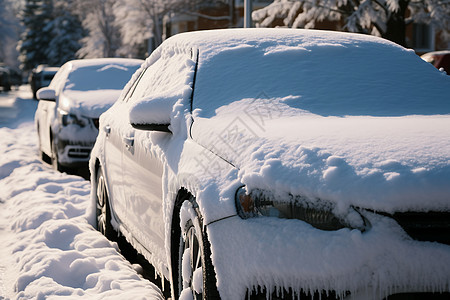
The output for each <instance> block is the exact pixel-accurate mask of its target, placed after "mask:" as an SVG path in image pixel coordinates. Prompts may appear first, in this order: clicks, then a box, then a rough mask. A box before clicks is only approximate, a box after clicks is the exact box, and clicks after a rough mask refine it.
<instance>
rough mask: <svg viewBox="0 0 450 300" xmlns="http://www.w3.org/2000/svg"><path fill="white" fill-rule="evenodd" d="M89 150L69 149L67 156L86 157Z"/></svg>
mask: <svg viewBox="0 0 450 300" xmlns="http://www.w3.org/2000/svg"><path fill="white" fill-rule="evenodd" d="M90 152H91V150H90V149H78V148H76V149H69V153H68V155H69V157H72V158H88V157H89V154H90Z"/></svg>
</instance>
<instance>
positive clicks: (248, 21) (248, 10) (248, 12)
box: [244, 0, 253, 28]
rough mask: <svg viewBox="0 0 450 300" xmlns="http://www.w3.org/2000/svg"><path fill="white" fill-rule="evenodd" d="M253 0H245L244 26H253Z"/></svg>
mask: <svg viewBox="0 0 450 300" xmlns="http://www.w3.org/2000/svg"><path fill="white" fill-rule="evenodd" d="M252 10H253V8H252V0H244V28H250V27H252Z"/></svg>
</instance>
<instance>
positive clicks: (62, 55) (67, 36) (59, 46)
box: [45, 0, 84, 66]
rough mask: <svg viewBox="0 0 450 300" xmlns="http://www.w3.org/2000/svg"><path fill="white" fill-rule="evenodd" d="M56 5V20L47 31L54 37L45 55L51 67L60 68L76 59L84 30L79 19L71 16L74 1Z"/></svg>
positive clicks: (48, 26) (58, 2)
mask: <svg viewBox="0 0 450 300" xmlns="http://www.w3.org/2000/svg"><path fill="white" fill-rule="evenodd" d="M54 5H55V6H54V9H53V18H54V19H53V20H52V21H50V22H49V23H48V24H47V26H46V27H47V28H46V30H45V31H48V32H49V33H50V35H51V37H52V38H51V40H50V43H49V46H48V47H47V49H46V51H45V54H46V57H47V59H48V63H49V64H50V65H55V66H59V65H62V64H64V63H65V62H66V61H69V60H72V59H75V58H76V57H75V54H76V52H77V51H78V50H79V49H80V48H81V44H80V40H81V39H82V38H83V36H84V30H83V28H82V27H81V22H80V21H79V20H78V18H77V17H76V16H74V15H73V14H71V5H72V1H69V0H68V1H57V2H55V4H54Z"/></svg>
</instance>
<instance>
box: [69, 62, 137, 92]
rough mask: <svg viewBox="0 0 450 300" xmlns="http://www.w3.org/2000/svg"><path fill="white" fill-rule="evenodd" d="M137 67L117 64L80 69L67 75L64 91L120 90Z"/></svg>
mask: <svg viewBox="0 0 450 300" xmlns="http://www.w3.org/2000/svg"><path fill="white" fill-rule="evenodd" d="M138 67H139V66H127V67H125V66H122V65H117V64H107V65H99V66H86V67H80V68H78V69H76V70H74V71H72V72H71V73H70V74H69V76H68V78H67V81H66V84H65V86H64V90H72V91H90V90H122V88H123V87H124V86H125V84H126V83H127V82H128V80H130V78H131V75H133V73H134V72H135V71H136V69H137V68H138Z"/></svg>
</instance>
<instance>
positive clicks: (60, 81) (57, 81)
mask: <svg viewBox="0 0 450 300" xmlns="http://www.w3.org/2000/svg"><path fill="white" fill-rule="evenodd" d="M69 71H70V68H69V65H68V64H65V65H63V66H62V67H61V69H59V70H58V72H56V74H55V76H54V77H53V79H52V81H51V82H50V85H49V87H50V88H52V89H54V90H55V91H56V92H57V93H59V91H61V89H62V87H63V85H64V82H65V81H66V78H67V75H68V74H69Z"/></svg>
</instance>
